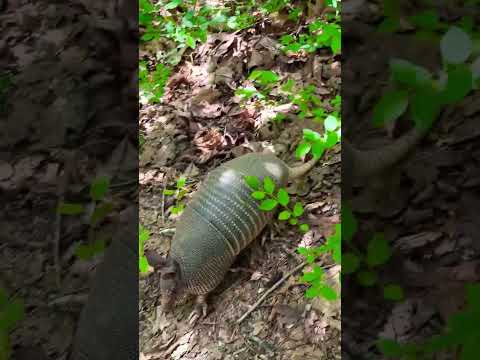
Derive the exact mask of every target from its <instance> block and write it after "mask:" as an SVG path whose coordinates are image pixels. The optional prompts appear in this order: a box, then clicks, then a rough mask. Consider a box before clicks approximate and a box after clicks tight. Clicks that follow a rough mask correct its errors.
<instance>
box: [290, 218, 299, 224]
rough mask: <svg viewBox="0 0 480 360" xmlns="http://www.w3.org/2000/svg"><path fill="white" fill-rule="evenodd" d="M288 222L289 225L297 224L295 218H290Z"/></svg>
mask: <svg viewBox="0 0 480 360" xmlns="http://www.w3.org/2000/svg"><path fill="white" fill-rule="evenodd" d="M288 222H289V223H290V225H297V224H298V220H297V219H295V218H290V220H288Z"/></svg>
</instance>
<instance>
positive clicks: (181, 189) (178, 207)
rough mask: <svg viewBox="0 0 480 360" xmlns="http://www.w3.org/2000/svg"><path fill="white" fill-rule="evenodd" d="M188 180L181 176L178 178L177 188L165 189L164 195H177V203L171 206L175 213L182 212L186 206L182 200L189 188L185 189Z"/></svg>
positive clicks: (171, 210) (172, 211)
mask: <svg viewBox="0 0 480 360" xmlns="http://www.w3.org/2000/svg"><path fill="white" fill-rule="evenodd" d="M186 182H187V179H186V178H180V179H178V180H177V183H176V186H175V189H165V190H163V194H164V195H167V196H174V197H175V205H174V206H171V207H170V208H169V209H170V212H171V213H172V214H174V215H178V214H180V213H181V212H182V211H183V209H184V208H185V204H183V203H182V202H181V201H182V199H183V198H184V197H185V195H186V194H187V190H186V189H185V183H186Z"/></svg>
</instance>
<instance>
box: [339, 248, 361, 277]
mask: <svg viewBox="0 0 480 360" xmlns="http://www.w3.org/2000/svg"><path fill="white" fill-rule="evenodd" d="M359 267H360V259H359V258H358V256H357V255H355V254H354V253H351V252H347V253H345V254H342V272H343V273H344V274H353V273H354V272H355V271H357V270H358V268H359Z"/></svg>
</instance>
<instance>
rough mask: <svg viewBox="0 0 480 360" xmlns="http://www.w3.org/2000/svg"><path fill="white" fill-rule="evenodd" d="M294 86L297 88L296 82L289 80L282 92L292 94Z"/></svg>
mask: <svg viewBox="0 0 480 360" xmlns="http://www.w3.org/2000/svg"><path fill="white" fill-rule="evenodd" d="M288 36H290V35H288ZM294 86H295V81H294V80H292V79H288V80H287V82H286V83H285V84H284V85H283V86H282V90H283V91H285V92H289V93H290V92H292V90H293V87H294Z"/></svg>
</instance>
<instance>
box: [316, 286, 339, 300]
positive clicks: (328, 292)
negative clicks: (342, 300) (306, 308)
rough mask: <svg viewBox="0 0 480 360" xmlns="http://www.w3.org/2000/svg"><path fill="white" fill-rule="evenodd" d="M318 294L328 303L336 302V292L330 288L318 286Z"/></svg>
mask: <svg viewBox="0 0 480 360" xmlns="http://www.w3.org/2000/svg"><path fill="white" fill-rule="evenodd" d="M318 292H319V295H320V296H321V297H323V298H324V299H326V300H329V301H333V300H337V298H338V295H337V292H336V291H335V290H334V289H333V288H331V287H330V286H326V285H323V286H319V289H318Z"/></svg>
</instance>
